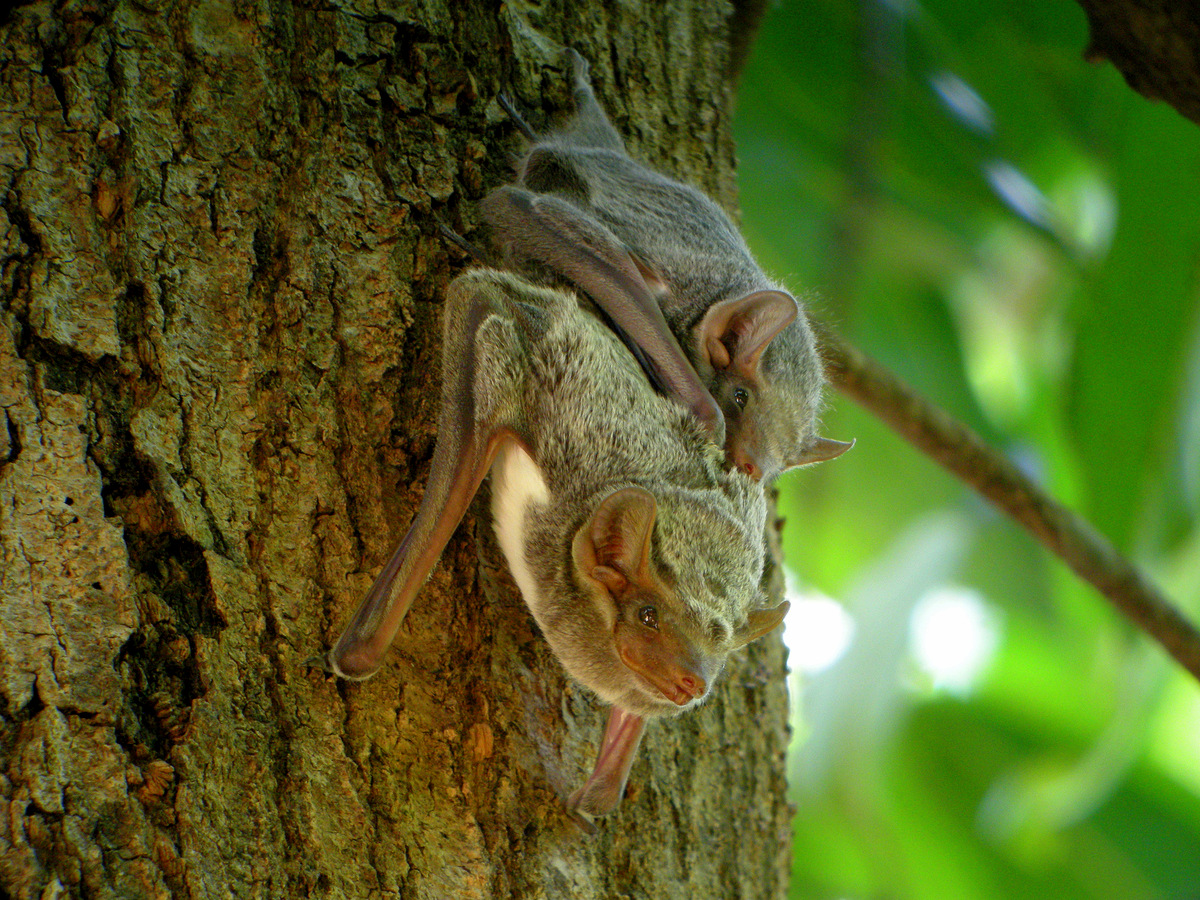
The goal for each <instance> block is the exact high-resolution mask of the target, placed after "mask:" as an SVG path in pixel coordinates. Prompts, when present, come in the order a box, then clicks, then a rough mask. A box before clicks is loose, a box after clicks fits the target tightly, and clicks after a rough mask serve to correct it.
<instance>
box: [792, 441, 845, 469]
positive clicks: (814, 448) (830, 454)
mask: <svg viewBox="0 0 1200 900" xmlns="http://www.w3.org/2000/svg"><path fill="white" fill-rule="evenodd" d="M853 446H854V441H852V440H851V441H835V440H833V439H832V438H823V437H819V438H814V439H813V440H812V441H811V442H810V443H809V444H808V446H806V447H805V448H804V449H803V450H801V451H800V454H799V456H797V457H796V458H795V459H794V460H792V461H791V462H790V464H789V466H788V468H791V467H792V466H809V465H812V464H813V463H819V462H825V461H826V460H829V459H836V458H837V457H839V456H841V455H842V454H843V453H845V452H846V451H847V450H849V449H850V448H851V447H853Z"/></svg>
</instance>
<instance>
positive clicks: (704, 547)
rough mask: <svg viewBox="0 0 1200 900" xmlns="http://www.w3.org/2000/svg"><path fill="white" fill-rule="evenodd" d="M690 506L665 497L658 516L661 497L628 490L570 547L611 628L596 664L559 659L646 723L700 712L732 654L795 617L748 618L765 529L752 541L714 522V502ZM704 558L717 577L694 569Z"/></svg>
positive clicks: (603, 506) (765, 613)
mask: <svg viewBox="0 0 1200 900" xmlns="http://www.w3.org/2000/svg"><path fill="white" fill-rule="evenodd" d="M693 499H698V498H693ZM688 500H689V498H681V497H678V496H668V497H665V498H664V503H663V511H664V515H663V516H661V517H660V515H659V503H658V501H657V500H656V499H655V496H654V495H653V494H651V493H649V492H648V491H646V490H645V489H643V488H640V487H626V488H621V489H619V490H617V491H614V492H613V493H611V494H609V495H608V496H607V497H605V498H604V499H603V500H602V501H601V502H600V504H599V505H598V506H597V508H596V509H595V511H594V513H593V514H592V516H591V518H590V519H589V520H588V521H587V522H586V523H585V524H584V525H583V527H582V528H580V529H579V531H578V532H577V533H576V535H575V539H574V541H573V544H572V557H573V562H574V567H575V572H576V578H577V579H578V581H579V582H580V583H581V585H582V587H583V589H584V592H585V594H586V596H587V599H588V600H589V601H590V603H591V604H592V605H593V606H594V609H595V610H596V611H597V612H598V613H599V616H600V618H601V619H602V620H603V621H604V622H605V623H606V629H605V633H604V634H603V635H593V637H592V641H593V642H594V644H595V646H594V647H593V648H592V653H591V654H590V658H580V657H579V656H575V657H573V658H572V659H568V658H567V657H566V656H564V655H563V654H559V656H560V659H562V660H563V662H564V665H567V668H568V671H570V672H571V674H572V675H573V676H575V677H576V678H577V679H579V680H580V681H582V682H583V683H584V684H585V685H587V686H588V687H591V688H592V689H593V690H595V691H596V692H597V693H598V694H600V696H601V697H602V698H603V699H605V700H607V701H609V702H610V703H613V704H614V705H617V706H619V707H621V708H622V709H624V710H628V711H630V712H632V713H635V714H636V715H639V716H646V717H649V716H663V715H674V714H676V713H679V712H682V711H683V710H686V709H690V708H692V707H694V706H696V705H698V704H699V703H701V702H702V701H703V700H704V699H705V698H706V697H707V696H708V694H709V692H710V690H711V689H712V685H713V683H714V681H715V680H716V678H717V676H718V675H719V674H720V672H721V669H722V668H723V667H724V665H725V658H726V657H727V656H728V654H729V652H730V651H731V650H733V649H735V648H736V647H739V646H741V645H743V644H745V643H748V642H749V641H751V640H754V639H755V638H756V637H759V636H760V635H762V634H765V633H766V632H767V631H770V630H771V629H772V628H774V627H775V626H776V625H778V624H779V622H780V621H782V618H783V614H784V613H785V612H786V611H787V604H786V603H784V604H783V605H782V606H780V607H776V608H775V609H773V610H756V611H754V612H751V613H749V614H748V615H747V614H746V613H745V608H746V607H747V606H748V605H750V604H751V603H754V602H757V601H758V600H759V599H761V594H760V592H759V589H758V578H759V577H760V576H761V571H762V538H761V534H762V532H761V527H760V523H757V522H755V523H754V527H759V531H758V532H757V534H756V535H752V534H751V533H750V529H749V528H747V527H746V526H745V524H744V523H742V524H741V525H740V526H739V524H738V523H736V522H734V521H726V522H720V521H709V520H712V519H714V517H715V518H716V519H720V518H721V517H720V516H719V514H715V513H714V512H713V510H712V503H711V500H709V501H708V502H707V504H706V503H705V502H704V501H699V502H697V503H696V506H695V508H689V503H688ZM698 512H699V518H698V517H697V515H696V514H697V513H698ZM681 514H682V515H681ZM672 520H673V521H672ZM685 522H686V523H688V526H690V527H687V526H685V525H684V523H685ZM656 524H657V526H658V527H657V528H656ZM714 524H715V525H716V526H717V527H716V528H715V529H714V528H713V527H711V526H713V525H714ZM721 526H725V527H721ZM731 539H732V543H731ZM710 543H712V544H714V545H715V544H718V543H723V544H724V547H723V548H720V549H717V548H714V547H710V546H708V544H710ZM683 545H686V546H683ZM706 551H715V552H716V558H715V559H713V558H712V556H711V555H710V553H708V552H706ZM700 556H704V557H706V558H707V559H708V560H709V563H708V564H709V565H710V566H712V567H713V569H714V570H719V571H720V576H719V577H705V575H706V574H708V573H706V572H705V571H703V564H700V565H693V564H692V563H693V561H694V558H695V557H700ZM726 557H728V559H727V558H726ZM680 562H682V563H684V566H683V567H680V566H679V563H680ZM681 568H682V569H686V571H682V570H681ZM731 584H732V589H731ZM731 595H732V596H731ZM572 662H574V663H575V664H576V666H575V669H573V668H572V665H571V663H572Z"/></svg>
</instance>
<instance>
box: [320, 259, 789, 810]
mask: <svg viewBox="0 0 1200 900" xmlns="http://www.w3.org/2000/svg"><path fill="white" fill-rule="evenodd" d="M442 365H443V369H442V373H443V374H442V377H443V383H442V407H441V412H440V419H439V425H438V437H437V444H436V447H435V450H434V456H433V464H432V468H431V470H430V474H429V481H428V483H427V486H426V488H425V494H424V496H423V498H422V500H421V506H420V509H419V510H418V512H417V515H416V518H415V519H414V521H413V523H412V526H411V528H410V529H409V532H408V534H407V535H406V536H405V538H404V540H403V541H402V542H401V544H400V546H399V548H398V549H397V550H396V552H395V554H394V555H393V556H392V558H391V560H389V562H388V563H387V565H385V566H384V569H383V571H382V572H381V573H380V575H379V577H378V579H377V581H376V582H375V584H374V586H373V587H372V588H371V590H370V592H369V593H368V595H367V597H366V599H364V600H363V602H362V604H361V605H360V607H359V608H358V611H357V612H356V613H355V614H354V617H353V619H352V620H351V622H350V624H349V625H348V626H347V627H346V630H345V632H344V633H343V634H342V636H341V637H340V638H339V640H338V641H337V643H336V645H335V646H334V648H333V649H332V650H331V651H329V653H328V654H326V655H325V657H324V658H323V660H322V664H323V665H324V667H325V668H326V669H327V670H328V671H330V672H333V673H335V674H337V675H341V676H343V677H347V678H366V677H368V676H369V675H371V674H372V673H373V672H374V671H375V670H376V669H377V668H378V667H379V665H380V664H381V662H382V660H383V656H384V654H385V653H386V651H387V649H388V647H389V646H390V645H391V642H392V639H393V637H394V636H395V634H396V631H397V629H398V628H399V625H400V622H401V620H402V619H403V617H404V615H405V613H406V612H407V610H408V608H409V606H410V605H411V604H412V601H413V598H414V596H415V595H416V593H417V592H418V591H419V590H420V588H421V586H422V585H423V584H424V582H425V579H426V577H427V576H428V574H429V571H430V570H431V569H432V567H433V565H434V564H435V562H436V560H437V558H438V556H439V555H440V554H441V552H442V550H443V549H444V547H445V545H446V542H447V541H448V540H449V538H450V536H451V534H452V533H453V531H454V528H455V527H456V526H457V524H458V522H459V520H460V519H461V517H462V515H463V513H464V512H465V510H466V508H467V506H468V505H469V504H470V502H471V498H472V497H473V496H474V494H475V492H476V490H477V488H478V486H479V484H480V482H481V481H482V479H483V477H484V476H485V475H486V474H487V473H488V471H489V469H490V470H491V472H492V478H493V481H492V511H493V520H494V525H495V528H496V533H497V536H498V539H499V544H500V547H501V549H502V550H503V552H504V555H505V557H506V558H507V560H508V563H509V567H510V569H511V570H512V573H513V577H514V580H515V581H516V583H517V585H518V587H520V589H521V593H522V596H523V597H524V599H525V601H526V603H527V604H528V606H529V608H530V610H531V611H532V612H533V615H534V617H535V619H536V620H537V622H538V625H539V626H540V628H541V630H542V632H543V634H544V635H545V637H546V640H547V641H548V642H549V644H550V646H551V648H552V649H553V651H554V653H555V656H556V657H557V658H558V659H559V660H560V661H561V662H562V664H563V666H564V668H566V670H567V672H568V673H569V674H570V675H571V676H572V677H573V678H574V679H576V680H577V681H579V682H580V683H582V684H583V685H585V686H586V687H588V688H590V689H591V690H592V691H594V692H595V693H596V694H597V695H598V696H599V697H600V698H601V699H602V700H604V701H606V702H608V703H611V704H613V706H614V711H613V714H612V716H611V718H610V720H609V726H608V728H607V729H606V732H605V737H604V741H603V744H602V748H601V753H600V758H599V760H598V761H597V764H596V770H595V773H594V774H593V775H592V777H591V779H589V781H588V783H587V785H585V787H584V788H583V789H582V790H581V791H580V792H577V794H576V795H575V796H574V797H573V798H572V801H571V805H572V807H574V808H575V809H577V810H579V811H581V812H584V813H588V814H596V813H601V812H606V811H608V810H609V809H611V808H612V807H613V806H615V805H616V803H617V802H618V801H619V799H620V794H621V790H622V789H623V787H624V783H625V777H626V775H627V774H628V770H629V765H630V764H631V763H632V760H633V753H634V751H635V750H636V747H637V744H638V741H639V740H640V738H641V733H642V726H643V721H644V719H645V718H647V717H654V716H664V715H674V714H677V713H679V712H681V711H683V710H685V709H690V708H692V707H693V706H695V705H697V704H698V703H700V702H702V701H703V700H704V698H705V697H706V696H707V695H708V693H709V692H710V690H711V689H712V685H713V682H714V681H715V679H716V677H717V675H718V674H719V673H720V671H721V669H722V667H723V665H724V662H725V658H726V656H727V655H728V653H729V652H730V651H731V650H733V649H734V648H736V647H738V646H741V645H743V644H745V643H747V642H748V641H750V640H753V639H754V638H756V637H758V636H759V635H761V634H764V633H766V632H767V631H769V630H770V629H772V628H774V627H775V626H776V625H777V624H778V623H779V622H780V620H781V619H782V617H783V614H784V612H785V611H786V608H787V604H786V603H784V604H782V605H781V606H779V607H776V608H774V609H770V610H764V609H761V608H760V607H761V605H762V603H763V600H764V598H763V595H762V593H761V590H760V588H759V582H760V579H761V576H762V564H763V529H764V524H765V517H766V504H765V500H764V497H763V492H762V489H761V488H760V487H759V486H758V485H756V484H754V483H753V482H752V481H751V480H750V479H748V478H747V477H745V475H744V474H742V473H741V472H737V471H729V470H727V469H726V468H725V467H724V465H723V460H722V458H721V454H720V453H719V452H718V450H717V448H716V447H715V446H714V445H713V444H712V443H711V442H710V441H709V440H708V439H707V436H706V434H705V431H704V428H703V426H702V425H701V424H700V423H699V422H698V421H697V420H696V419H695V418H694V417H693V416H692V415H690V414H689V413H688V412H687V411H686V410H684V409H683V408H682V407H680V406H679V405H678V404H676V403H674V402H672V401H670V400H668V399H667V398H665V397H663V396H661V395H659V394H657V393H655V392H654V391H653V390H652V389H651V388H650V386H649V384H648V383H647V381H646V378H645V375H644V374H643V372H642V370H641V369H640V368H639V367H638V364H637V363H636V362H635V361H634V359H633V358H632V357H631V356H630V355H629V353H628V352H627V351H626V350H625V348H624V347H623V346H621V344H620V342H619V341H618V340H617V338H616V337H615V335H614V334H613V333H612V332H611V331H610V330H609V329H607V328H605V327H604V326H603V325H602V324H601V323H600V322H599V321H598V320H596V319H595V318H594V317H592V316H590V315H587V314H586V313H584V312H582V311H581V310H580V308H579V304H578V301H577V300H576V299H575V297H573V296H572V295H569V294H565V293H562V292H560V291H556V290H550V289H544V288H536V287H533V286H532V285H529V284H527V283H526V282H524V281H522V280H520V279H519V278H517V277H515V276H512V275H508V274H504V273H501V272H497V271H492V270H476V271H472V272H469V273H467V274H465V275H463V276H461V277H459V278H458V279H456V280H455V281H454V282H453V283H452V284H451V285H450V287H449V289H448V291H447V299H446V304H445V333H444V343H443V358H442Z"/></svg>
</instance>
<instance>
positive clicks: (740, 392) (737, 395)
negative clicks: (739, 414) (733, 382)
mask: <svg viewBox="0 0 1200 900" xmlns="http://www.w3.org/2000/svg"><path fill="white" fill-rule="evenodd" d="M749 401H750V395H749V394H748V393H747V392H746V389H745V388H734V389H733V405H734V406H736V407H737V408H738V409H745V408H746V404H747V403H748V402H749Z"/></svg>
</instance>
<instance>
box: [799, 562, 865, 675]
mask: <svg viewBox="0 0 1200 900" xmlns="http://www.w3.org/2000/svg"><path fill="white" fill-rule="evenodd" d="M789 581H790V579H789ZM787 599H788V600H790V601H791V603H792V608H791V609H789V610H788V614H787V617H786V618H785V619H784V620H783V642H784V643H785V644H787V648H788V668H790V669H791V670H792V671H793V672H803V673H805V674H806V675H814V674H816V673H817V672H820V671H822V670H823V669H828V668H829V667H830V666H832V665H833V664H834V663H835V662H837V661H838V659H839V658H841V655H842V654H843V653H845V652H846V648H847V647H849V646H850V640H851V639H852V638H853V637H854V619H853V618H851V616H850V613H848V612H846V610H845V608H844V607H843V606H842V605H841V604H840V603H838V602H837V601H836V600H834V599H832V598H830V597H826V596H825V595H824V594H821V593H818V592H816V591H800V590H797V589H795V588H794V587H793V586H792V585H791V584H790V583H789V585H788V592H787Z"/></svg>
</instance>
